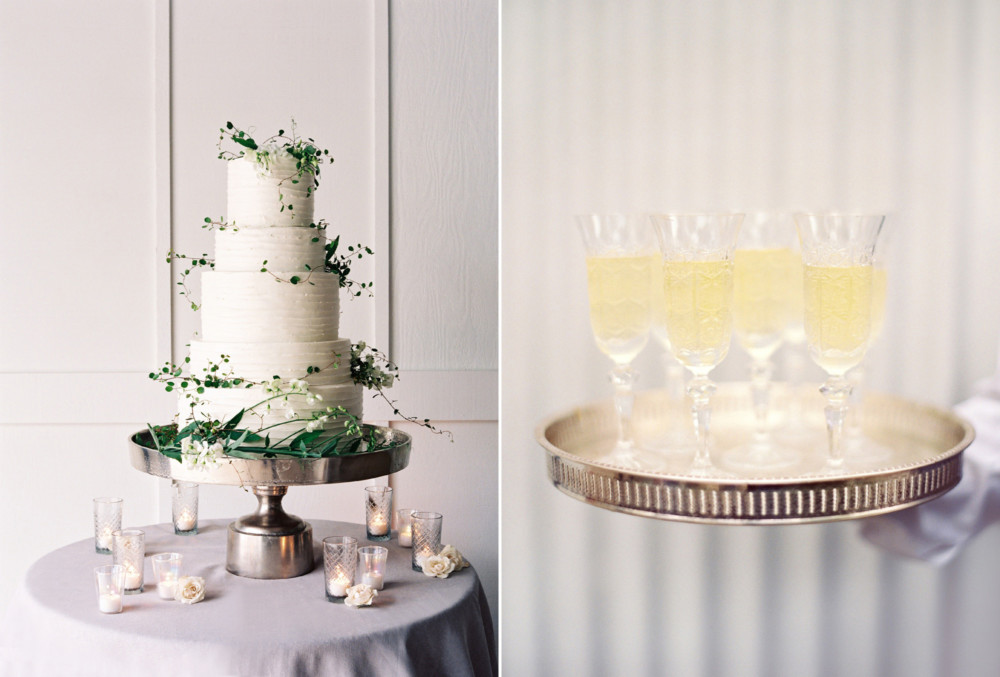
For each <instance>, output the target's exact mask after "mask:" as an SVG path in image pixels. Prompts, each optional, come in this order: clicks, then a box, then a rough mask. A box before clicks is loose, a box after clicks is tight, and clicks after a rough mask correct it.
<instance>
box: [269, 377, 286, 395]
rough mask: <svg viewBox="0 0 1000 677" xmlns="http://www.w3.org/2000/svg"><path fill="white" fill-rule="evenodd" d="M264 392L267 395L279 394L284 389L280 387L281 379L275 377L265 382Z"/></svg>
mask: <svg viewBox="0 0 1000 677" xmlns="http://www.w3.org/2000/svg"><path fill="white" fill-rule="evenodd" d="M264 392H265V393H266V394H268V395H280V394H281V393H283V392H284V389H283V388H282V387H281V379H280V378H275V379H271V380H270V381H268V382H266V383H265V384H264Z"/></svg>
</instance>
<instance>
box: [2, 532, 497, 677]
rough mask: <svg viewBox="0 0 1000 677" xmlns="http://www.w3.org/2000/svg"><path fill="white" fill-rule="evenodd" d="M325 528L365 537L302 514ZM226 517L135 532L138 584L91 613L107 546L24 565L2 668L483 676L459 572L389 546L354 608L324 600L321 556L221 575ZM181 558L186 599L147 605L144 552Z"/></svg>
mask: <svg viewBox="0 0 1000 677" xmlns="http://www.w3.org/2000/svg"><path fill="white" fill-rule="evenodd" d="M310 522H311V524H312V526H313V537H314V539H315V542H316V544H317V546H318V544H319V543H320V542H321V541H322V539H323V538H325V537H326V536H334V535H343V536H354V537H356V538H357V539H358V543H359V545H364V544H366V543H367V541H366V539H365V531H364V527H363V526H362V525H358V524H347V523H343V522H326V521H319V520H311V521H310ZM228 523H229V521H228V520H216V521H208V522H203V523H202V524H201V533H200V534H198V535H197V536H176V535H174V533H173V530H172V529H171V528H170V527H169V526H168V525H165V524H160V525H154V526H148V527H142V528H143V530H144V531H145V532H146V567H145V577H146V591H145V592H144V593H142V594H139V595H129V596H127V597H126V598H125V604H126V607H125V610H124V611H123V612H122V613H120V614H102V613H100V612H99V611H98V609H97V596H96V591H95V586H94V571H93V570H94V567H95V566H98V565H100V564H110V563H111V556H110V555H98V554H97V553H95V552H94V545H93V539H88V540H85V541H80V542H78V543H74V544H72V545H69V546H66V547H64V548H61V549H59V550H56V551H55V552H52V553H50V554H48V555H46V556H44V557H42V558H41V559H40V560H38V561H37V562H36V563H35V564H34V565H33V566H32V567H31V569H30V570H29V571H28V574H27V576H26V577H25V581H24V583H23V584H22V585H21V586H20V587H19V589H18V590H17V592H16V594H15V596H14V599H13V600H12V603H11V605H10V607H9V608H8V610H7V613H6V615H5V618H4V622H3V624H2V626H0V674H3V675H18V676H20V675H44V676H46V677H48V676H50V675H116V676H118V675H129V674H135V675H144V676H145V675H198V676H199V677H200V676H211V677H214V676H216V675H253V676H255V677H257V676H260V677H263V676H269V675H302V676H305V675H309V676H311V675H391V676H393V677H395V676H396V675H435V676H436V675H442V676H448V675H493V674H495V673H496V672H497V661H496V647H495V644H494V636H493V628H492V621H491V617H490V611H489V608H488V607H487V603H486V598H485V596H484V594H483V589H482V586H481V585H480V583H479V578H478V576H477V575H476V573H475V571H474V569H473V568H472V567H469V568H467V569H463V570H462V571H460V572H456V573H453V574H452V575H451V576H450V577H449V578H447V579H437V578H430V577H427V576H424V575H423V574H421V573H418V572H416V571H413V570H412V568H411V567H410V550H409V549H408V548H401V547H399V546H398V545H397V544H396V540H395V539H393V540H392V541H388V542H385V543H380V544H379V545H386V546H387V547H388V548H389V560H388V566H387V571H386V577H385V581H386V582H385V588H384V589H383V590H382V591H381V592H380V593H379V596H378V599H377V600H376V602H375V605H374V606H372V607H363V608H359V609H355V608H351V607H349V606H347V605H346V604H343V603H334V602H329V601H327V599H326V596H325V594H324V588H323V564H322V555H321V552H320V548H319V547H317V548H316V553H317V568H316V569H315V570H313V571H312V572H311V573H309V574H307V575H305V576H300V577H298V578H292V579H288V580H270V581H269V580H254V579H249V578H241V577H239V576H234V575H232V574H230V573H229V572H227V571H226V565H225V559H226V528H227V525H228ZM157 552H180V553H182V554H183V555H184V565H183V571H182V574H183V575H192V576H203V577H204V578H205V583H206V589H207V593H206V597H205V599H204V600H203V601H202V602H199V603H197V604H194V605H183V604H180V603H178V602H173V601H167V600H161V599H160V598H159V596H158V595H157V593H156V586H155V583H151V582H152V581H153V567H152V563H151V562H150V560H149V557H150V556H151V555H153V554H155V553H157Z"/></svg>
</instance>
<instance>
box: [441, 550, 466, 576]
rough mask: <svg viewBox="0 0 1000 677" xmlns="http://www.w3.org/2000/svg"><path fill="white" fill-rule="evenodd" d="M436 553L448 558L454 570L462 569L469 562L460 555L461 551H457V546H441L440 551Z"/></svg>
mask: <svg viewBox="0 0 1000 677" xmlns="http://www.w3.org/2000/svg"><path fill="white" fill-rule="evenodd" d="M438 554H440V555H442V556H443V557H447V558H448V559H450V560H451V561H452V563H453V564H454V565H455V571H458V570H459V569H464V568H465V567H467V566H469V563H468V562H466V561H465V557H463V556H462V553H461V552H459V551H458V548H456V547H455V546H453V545H446V546H444V547H443V548H441V552H440V553H438Z"/></svg>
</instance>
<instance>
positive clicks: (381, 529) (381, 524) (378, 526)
mask: <svg viewBox="0 0 1000 677" xmlns="http://www.w3.org/2000/svg"><path fill="white" fill-rule="evenodd" d="M368 532H369V533H370V534H371V535H372V536H385V535H386V534H387V533H389V523H388V522H386V520H385V517H383V516H382V515H381V514H380V513H375V514H374V515H372V518H371V521H370V522H369V523H368Z"/></svg>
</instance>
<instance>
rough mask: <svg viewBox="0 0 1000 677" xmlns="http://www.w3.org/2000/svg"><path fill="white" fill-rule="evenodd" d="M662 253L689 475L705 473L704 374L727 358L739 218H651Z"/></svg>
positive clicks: (708, 394)
mask: <svg viewBox="0 0 1000 677" xmlns="http://www.w3.org/2000/svg"><path fill="white" fill-rule="evenodd" d="M651 218H652V221H653V227H654V230H655V231H656V236H657V238H658V239H659V242H660V250H661V251H662V253H663V268H662V271H663V280H662V283H663V299H664V306H665V324H666V328H667V338H668V339H669V342H670V350H671V351H672V352H673V354H674V357H676V358H677V359H678V361H680V363H681V364H683V365H684V366H685V367H686V368H687V369H688V371H690V372H691V375H692V378H691V380H690V381H689V382H688V386H687V393H688V396H689V397H690V398H691V402H692V407H691V412H692V416H693V418H694V425H695V435H696V439H697V445H698V447H697V450H696V451H695V455H694V460H693V461H692V472H695V473H698V474H705V473H708V472H709V470H710V469H712V468H713V465H712V462H711V460H710V458H709V433H710V420H711V411H712V409H711V399H712V394H713V393H714V392H715V389H716V386H715V384H714V383H712V381H711V380H709V378H708V374H709V373H710V372H711V371H712V369H714V368H715V367H716V365H718V364H719V363H720V362H721V361H722V360H723V359H724V358H725V357H726V355H727V354H728V353H729V344H730V341H731V338H732V333H733V252H734V251H735V249H736V239H737V236H738V235H739V231H740V224H741V223H742V221H743V214H729V213H720V214H655V215H653V216H652V217H651Z"/></svg>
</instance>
